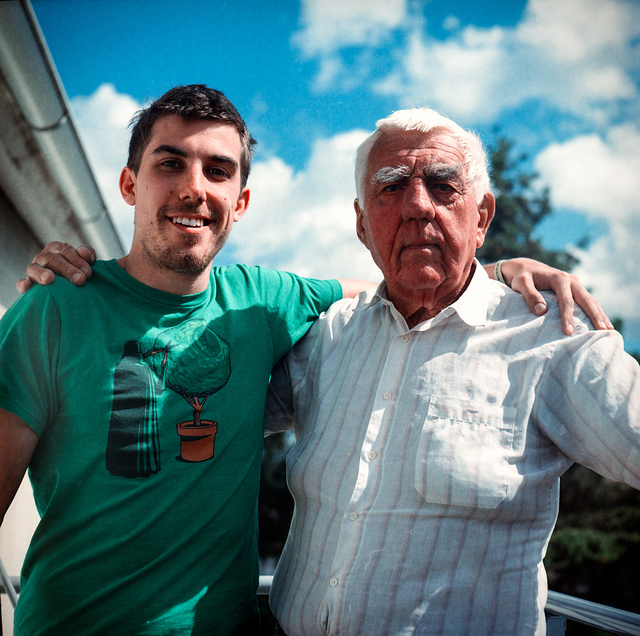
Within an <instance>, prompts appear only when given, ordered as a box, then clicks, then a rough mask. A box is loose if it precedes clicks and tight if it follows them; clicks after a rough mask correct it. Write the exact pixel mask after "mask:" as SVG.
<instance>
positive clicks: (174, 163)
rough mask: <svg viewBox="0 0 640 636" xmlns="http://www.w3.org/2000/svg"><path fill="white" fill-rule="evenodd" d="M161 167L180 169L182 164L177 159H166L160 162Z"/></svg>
mask: <svg viewBox="0 0 640 636" xmlns="http://www.w3.org/2000/svg"><path fill="white" fill-rule="evenodd" d="M160 165H161V166H163V167H164V168H179V167H180V162H179V161H178V160H177V159H164V160H163V161H161V162H160Z"/></svg>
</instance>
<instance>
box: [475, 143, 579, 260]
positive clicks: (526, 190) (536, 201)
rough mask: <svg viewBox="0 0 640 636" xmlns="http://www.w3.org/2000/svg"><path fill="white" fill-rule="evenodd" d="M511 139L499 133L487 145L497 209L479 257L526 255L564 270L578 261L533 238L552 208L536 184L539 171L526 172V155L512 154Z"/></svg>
mask: <svg viewBox="0 0 640 636" xmlns="http://www.w3.org/2000/svg"><path fill="white" fill-rule="evenodd" d="M513 154H514V153H513V142H511V141H509V140H508V139H505V138H504V137H498V138H497V139H496V142H495V145H494V146H493V148H491V149H490V156H491V166H492V167H491V183H492V185H493V193H494V195H495V197H496V213H495V216H494V218H493V221H492V223H491V226H490V227H489V232H488V234H487V237H486V239H485V242H484V245H483V246H482V248H481V249H480V250H479V251H478V258H479V259H480V260H482V261H483V262H486V263H492V262H494V261H499V260H502V259H508V258H515V257H517V256H526V257H528V258H534V259H536V260H538V261H542V262H543V263H547V264H548V265H551V266H552V267H557V268H558V269H561V270H563V271H570V270H571V269H572V268H573V267H574V266H575V265H577V262H578V261H577V259H576V258H575V257H574V256H572V255H571V254H570V253H569V252H566V251H564V250H548V249H546V248H545V247H544V246H543V245H542V243H541V242H540V241H539V240H538V239H535V238H533V233H534V230H535V228H536V226H537V225H538V224H539V223H540V222H541V221H542V220H543V219H544V218H545V217H547V216H548V215H549V214H551V212H552V208H551V203H550V201H549V189H548V188H541V189H540V188H536V182H537V179H538V175H537V174H536V173H534V172H526V171H524V170H523V168H522V164H523V163H524V162H525V161H526V159H527V156H526V155H524V154H521V155H518V156H517V157H514V156H513Z"/></svg>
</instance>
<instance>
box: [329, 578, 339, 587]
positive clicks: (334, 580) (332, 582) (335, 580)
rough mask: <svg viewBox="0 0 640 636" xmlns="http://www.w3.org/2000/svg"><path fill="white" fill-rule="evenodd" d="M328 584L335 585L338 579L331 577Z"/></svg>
mask: <svg viewBox="0 0 640 636" xmlns="http://www.w3.org/2000/svg"><path fill="white" fill-rule="evenodd" d="M329 585H330V586H331V587H336V585H338V579H331V580H330V581H329Z"/></svg>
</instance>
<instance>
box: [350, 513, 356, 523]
mask: <svg viewBox="0 0 640 636" xmlns="http://www.w3.org/2000/svg"><path fill="white" fill-rule="evenodd" d="M357 518H358V515H357V514H356V513H355V512H350V513H349V519H351V521H355V520H356V519H357Z"/></svg>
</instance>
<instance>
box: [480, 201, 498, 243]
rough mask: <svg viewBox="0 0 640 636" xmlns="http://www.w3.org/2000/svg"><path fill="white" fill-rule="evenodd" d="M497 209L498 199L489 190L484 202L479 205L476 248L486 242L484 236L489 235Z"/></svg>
mask: <svg viewBox="0 0 640 636" xmlns="http://www.w3.org/2000/svg"><path fill="white" fill-rule="evenodd" d="M495 211H496V199H495V197H494V196H493V194H491V192H487V194H485V195H484V199H482V202H481V203H480V205H479V206H478V230H477V238H476V249H478V248H480V247H482V245H483V244H484V237H485V236H486V235H487V230H488V229H489V226H490V225H491V221H492V220H493V215H494V214H495Z"/></svg>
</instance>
